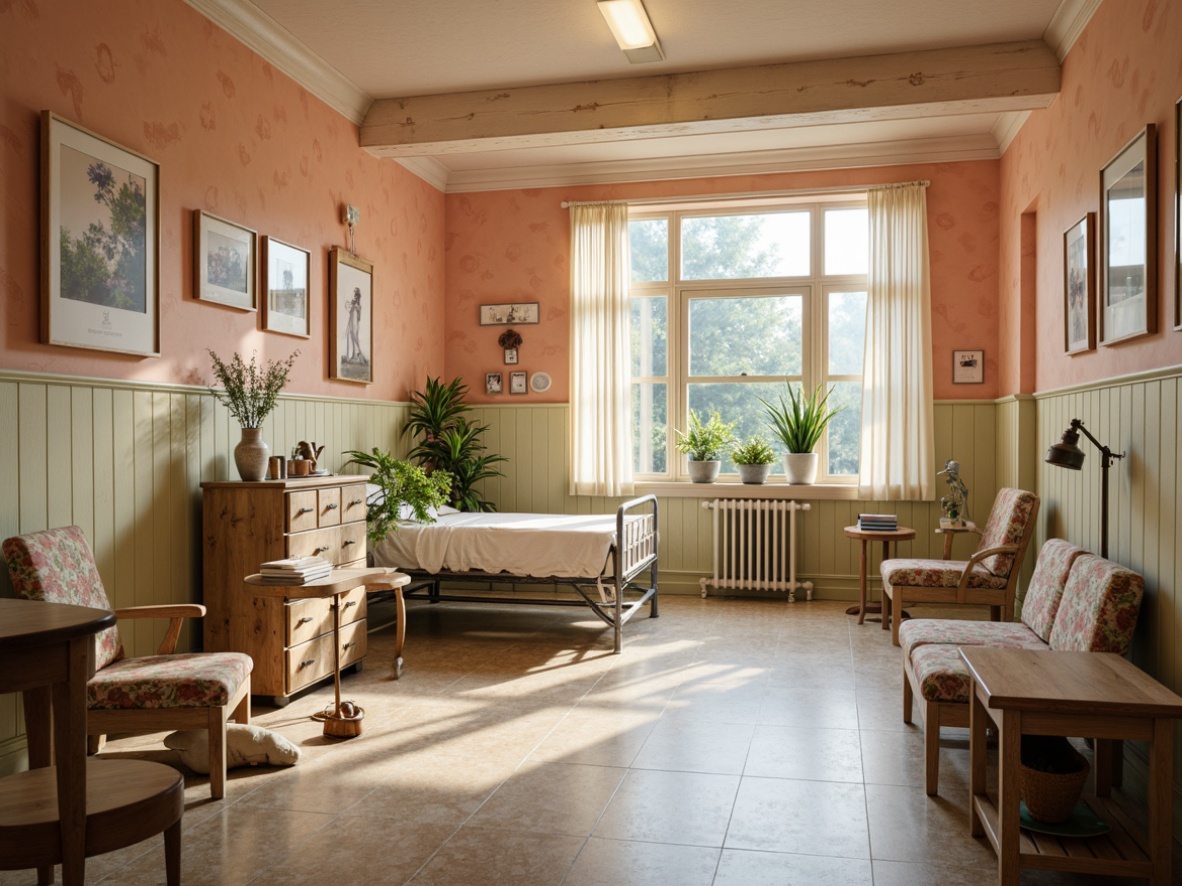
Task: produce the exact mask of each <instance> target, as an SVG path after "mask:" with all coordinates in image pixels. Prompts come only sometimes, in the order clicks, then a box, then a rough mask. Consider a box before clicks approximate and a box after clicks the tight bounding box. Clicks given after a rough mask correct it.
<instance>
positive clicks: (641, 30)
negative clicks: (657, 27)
mask: <svg viewBox="0 0 1182 886" xmlns="http://www.w3.org/2000/svg"><path fill="white" fill-rule="evenodd" d="M598 5H599V11H600V12H601V13H602V14H603V17H604V19H605V20H606V21H607V26H608V27H609V28H611V32H612V36H613V37H615V38H616V43H618V44H619V45H620V49H622V50H623V51H624V55H626V56H627V57H628V61H630V62H632V63H633V64H637V63H643V62H659V61H664V59H665V56H664V54H663V53H662V52H661V44H660V43H658V42H657V35H656V32H655V31H653V26H652V23H651V22H650V21H649V20H648V16H647V15H646V14H645V11H644V5H643V4H642V3H641V2H640V0H599V3H598Z"/></svg>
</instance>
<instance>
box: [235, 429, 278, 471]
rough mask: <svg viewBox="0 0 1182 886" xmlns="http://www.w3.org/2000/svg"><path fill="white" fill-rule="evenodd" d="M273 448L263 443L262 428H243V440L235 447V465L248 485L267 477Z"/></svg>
mask: <svg viewBox="0 0 1182 886" xmlns="http://www.w3.org/2000/svg"><path fill="white" fill-rule="evenodd" d="M270 457H271V447H270V446H268V445H267V444H266V443H264V442H263V432H262V429H261V428H243V429H242V439H241V440H240V441H238V445H237V446H235V447H234V464H235V465H237V467H238V476H239V477H241V478H242V479H243V480H245V481H246V482H248V483H256V482H258V481H259V480H262V479H263V477H265V476H266V475H267V461H268V460H269V459H270Z"/></svg>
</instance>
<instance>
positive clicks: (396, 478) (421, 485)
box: [344, 446, 452, 545]
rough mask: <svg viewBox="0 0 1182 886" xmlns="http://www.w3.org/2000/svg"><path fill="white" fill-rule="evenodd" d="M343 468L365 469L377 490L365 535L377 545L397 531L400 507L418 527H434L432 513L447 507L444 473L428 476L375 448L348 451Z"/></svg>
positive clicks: (370, 501)
mask: <svg viewBox="0 0 1182 886" xmlns="http://www.w3.org/2000/svg"><path fill="white" fill-rule="evenodd" d="M344 454H345V455H347V456H349V460H348V461H347V462H345V467H348V466H349V465H357V466H358V467H359V468H368V469H369V471H370V475H369V482H370V483H373V484H374V485H375V486H377V487H378V489H379V490H380V491H379V492H378V493H376V494H374V495H372V496H369V497H368V501H367V509H366V526H367V534H368V535H369V538H370V540H371V541H372V542H373V543H374V544H375V545H376V544H378V543H379V542H380V541H382V540H383V539H384V538H385V537H386V535H387V533H389V532H390V531H391V530H394V529H397V528H398V520H399V518H400V517H401V516H402V512H403V508H402V506H403V505H406V506H407V507H408V508H409V509H410V512H411V513H413V514H414V519H415V520H417V521H418V522H420V523H434V522H435V514H434V512H435V510H436V509H437V508H441V507H443V506H444V505H445V504H447V501H448V494H449V493H450V492H451V481H452V477H451V474H449V473H448V472H447V471H432V472H431V473H430V474H428V473H427V472H426V471H424V470H423V469H422V468H420V467H418V466H417V465H412V464H411V463H410V462H408V461H401V460H399V459H396V458H394V456H392V455H390V453H388V452H383V451H382V450H381V449H379V448H378V447H376V446H375V447H374V448H373V450H372V451H371V452H362V451H361V450H359V449H350V450H349V451H347V452H345V453H344Z"/></svg>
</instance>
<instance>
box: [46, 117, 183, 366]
mask: <svg viewBox="0 0 1182 886" xmlns="http://www.w3.org/2000/svg"><path fill="white" fill-rule="evenodd" d="M41 243H42V250H41V341H42V342H44V343H45V344H47V345H64V346H66V347H71V348H93V349H95V350H99V351H115V352H118V353H121V354H137V355H139V356H144V357H151V356H156V355H158V354H159V353H160V167H159V166H158V165H157V164H156V163H154V162H152V161H151V160H149V159H148V158H147V157H143V156H141V155H139V154H137V153H135V152H134V151H130V150H128V149H127V148H124V147H121V146H120V145H117V144H115V143H114V142H112V141H108V140H107V139H105V138H103V137H102V136H100V135H98V134H96V133H93V132H91V131H89V130H87V129H83V128H82V127H81V126H77V125H75V124H73V123H70V122H69V121H67V120H65V119H63V118H61V117H59V116H57V115H56V114H53V113H51V112H50V111H42V112H41Z"/></svg>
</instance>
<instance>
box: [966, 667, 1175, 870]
mask: <svg viewBox="0 0 1182 886" xmlns="http://www.w3.org/2000/svg"><path fill="white" fill-rule="evenodd" d="M960 654H961V657H962V658H963V659H964V661H965V663H966V664H967V665H968V667H969V672H970V673H971V675H972V678H973V688H972V703H971V707H970V710H969V742H970V744H969V756H970V773H969V786H970V795H969V796H970V799H969V804H970V808H969V824H970V829H971V832H972V834H973V836H981V835H982V834H984V835H985V836H986V837H987V838H988V840H989V842H990V843H991V844H992V845H993V848H994V850H995V851H996V852H997V867H998V882H999V883H1000V884H1001V886H1010V884H1017V883H1018V879H1019V870H1020V869H1021V868H1033V869H1039V870H1057V871H1067V872H1070V873H1077V874H1104V875H1109V876H1133V877H1144V878H1146V879H1148V880H1149V882H1150V883H1151V884H1154V886H1169V884H1172V883H1174V882H1175V881H1174V880H1172V879H1171V870H1170V867H1171V862H1172V858H1171V851H1172V847H1171V841H1172V834H1171V828H1172V818H1173V809H1172V805H1171V804H1172V798H1171V796H1170V794H1171V791H1172V789H1173V773H1172V770H1173V738H1174V727H1173V723H1172V722H1171V720H1174V719H1182V698H1179V697H1178V696H1177V695H1175V694H1174V693H1173V692H1171V691H1170V690H1169V689H1167V688H1166V687H1164V686H1162V685H1161V684H1160V683H1158V682H1157V681H1156V680H1154V679H1153V678H1151V677H1150V676H1149V675H1148V674H1146V673H1144V672H1143V671H1141V670H1139V669H1138V668H1136V667H1135V666H1134V665H1132V664H1130V663H1129V662H1128V661H1126V660H1125V659H1124V658H1122V657H1121V656H1119V655H1115V654H1112V653H1107V652H1041V651H1034V650H1019V649H991V648H987V647H984V646H965V647H962V648H961V650H960ZM989 723H992V724H994V725H996V727H997V730H998V744H999V751H998V796H997V802H996V803H995V802H994V800H993V798H992V797H990V796H989V795H988V793H987V792H986V788H985V775H986V753H985V728H986V726H987V724H989ZM1023 734H1027V735H1066V736H1073V737H1079V736H1083V737H1088V738H1093V739H1096V740H1097V756H1099V755H1100V753H1101V751H1102V748H1101V746H1100V745H1101V743H1106V742H1109V741H1113V740H1119V739H1136V740H1140V741H1146V742H1149V745H1150V747H1149V778H1148V785H1149V798H1148V799H1149V803H1148V806H1149V809H1148V812H1149V816H1148V834H1142V833H1139V832H1138V831H1137V829H1136V828H1135V827H1133V826H1132V824H1131V822H1130V821H1129V818H1128V816H1127V815H1125V814H1123V813H1122V812H1121V811H1120V809H1119V807H1117V806H1116V805H1115V804H1113V803H1112V802H1111V801H1110V800H1108V799H1107V798H1106V796H1098V797H1088V798H1085V799H1086V801H1087V803H1088V805H1089V806H1090V807H1091V808H1092V811H1093V812H1094V813H1095V814H1096V815H1097V816H1099V817H1100V818H1102V819H1104V820H1105V821H1106V822H1107V823H1108V825H1109V827H1110V830H1109V831H1108V833H1106V834H1103V835H1101V836H1096V837H1090V838H1083V837H1054V836H1048V835H1045V834H1041V833H1039V834H1036V833H1033V832H1030V831H1026V830H1023V829H1021V828H1020V825H1019V808H1018V801H1019V797H1018V766H1019V763H1020V760H1021V739H1022V735H1023ZM1097 784H1098V785H1100V790H1098V791H1097V794H1102V795H1106V794H1107V786H1106V785H1104V783H1103V780H1098V781H1097Z"/></svg>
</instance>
